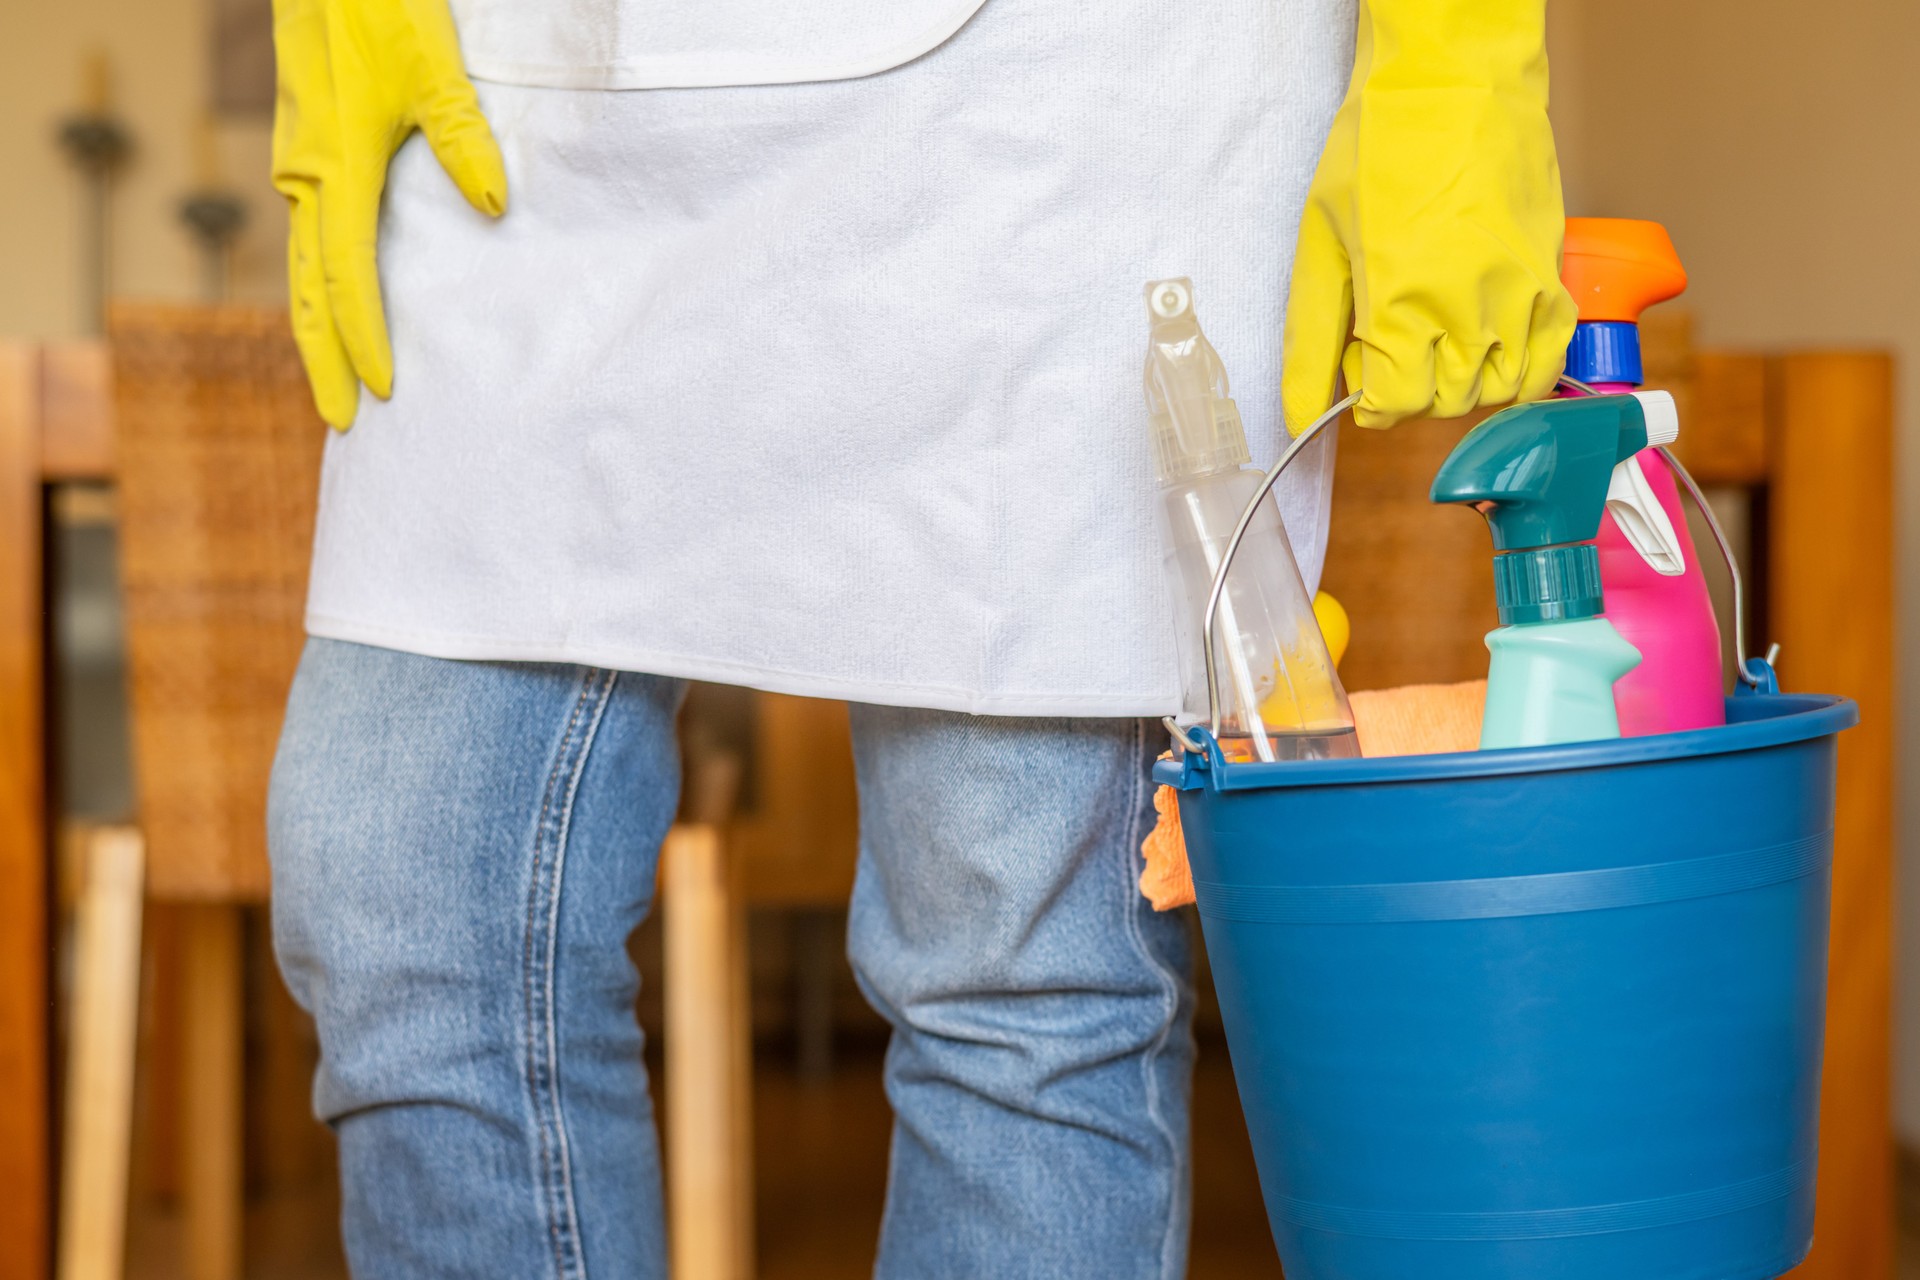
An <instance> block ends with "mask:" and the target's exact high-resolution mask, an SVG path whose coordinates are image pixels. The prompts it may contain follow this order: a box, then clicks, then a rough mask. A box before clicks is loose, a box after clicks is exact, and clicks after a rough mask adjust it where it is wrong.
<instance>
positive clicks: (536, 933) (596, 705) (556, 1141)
mask: <svg viewBox="0 0 1920 1280" xmlns="http://www.w3.org/2000/svg"><path fill="white" fill-rule="evenodd" d="M615 678H616V673H614V672H611V671H604V670H600V669H597V668H588V669H587V670H586V671H584V672H583V673H582V676H581V680H580V692H579V693H578V694H577V695H576V696H575V698H574V703H573V710H572V713H571V714H570V715H569V717H568V719H567V726H566V730H565V732H564V733H562V735H561V738H560V745H559V749H558V750H557V751H556V752H555V755H554V761H553V767H552V768H551V769H550V770H549V771H548V773H547V782H546V789H545V792H544V794H543V796H542V798H541V802H540V818H539V821H538V822H537V823H536V824H535V826H534V833H533V850H532V853H533V859H532V865H531V874H530V875H529V877H528V887H527V924H526V937H525V946H524V950H523V953H522V960H521V983H522V995H523V999H524V1001H525V1006H526V1027H525V1040H526V1054H527V1094H528V1102H529V1104H530V1105H531V1107H532V1109H533V1120H534V1131H535V1132H536V1133H537V1134H538V1135H539V1138H540V1171H539V1172H540V1193H541V1199H542V1205H541V1211H542V1213H543V1215H544V1216H545V1218H546V1220H547V1236H548V1239H549V1241H550V1243H551V1244H552V1246H553V1264H554V1274H555V1275H556V1276H557V1277H559V1278H560V1280H586V1276H587V1268H586V1259H585V1254H584V1250H583V1248H582V1241H581V1239H580V1219H579V1213H578V1211H577V1208H576V1206H575V1203H574V1195H573V1166H572V1157H571V1152H570V1150H569V1146H570V1144H569V1143H568V1141H567V1129H566V1117H565V1112H564V1109H563V1106H562V1102H561V1096H560V1053H559V1030H558V1024H557V1021H556V1018H555V1014H554V973H555V969H556V957H557V952H558V946H559V918H560V886H561V875H562V873H563V871H564V870H565V864H566V851H567V835H568V832H569V829H570V827H571V825H572V819H573V805H574V800H575V797H576V796H577V795H578V793H579V786H580V775H581V774H582V773H583V772H584V771H585V767H586V760H587V755H588V753H589V752H590V751H591V750H592V748H593V740H594V737H595V735H596V734H597V732H598V730H599V727H600V719H601V716H602V715H603V714H604V713H605V711H606V707H607V703H608V701H609V700H610V697H611V694H612V691H613V685H614V680H615ZM589 708H591V715H590V716H589V718H588V720H587V723H586V724H585V726H584V727H583V726H582V724H581V717H582V716H583V715H587V713H588V710H589ZM563 790H564V797H563V798H561V799H560V800H559V804H558V807H557V808H556V804H555V801H556V797H559V796H560V794H561V792H562V791H563ZM549 848H550V849H551V859H549V857H548V853H549ZM543 904H544V905H545V908H546V919H545V921H544V922H543V921H542V920H541V907H542V905H543ZM543 924H544V930H545V937H544V939H542V938H541V937H540V935H541V931H542V927H543ZM542 941H544V944H545V945H544V947H542V946H540V943H541V942H542ZM543 1050H544V1053H543V1052H542V1051H543Z"/></svg>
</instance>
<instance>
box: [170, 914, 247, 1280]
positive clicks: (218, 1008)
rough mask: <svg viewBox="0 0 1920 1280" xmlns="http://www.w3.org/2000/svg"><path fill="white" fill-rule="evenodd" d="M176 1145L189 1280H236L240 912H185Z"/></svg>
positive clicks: (240, 1198) (238, 1244) (238, 1260)
mask: <svg viewBox="0 0 1920 1280" xmlns="http://www.w3.org/2000/svg"><path fill="white" fill-rule="evenodd" d="M182 914H183V921H182V923H183V925H184V928H185V938H184V942H185V946H184V948H183V950H184V956H183V961H184V963H183V966H182V967H183V970H184V972H183V975H182V976H183V978H184V982H183V990H182V1001H181V1003H182V1012H183V1014H184V1017H185V1021H186V1026H185V1028H184V1029H185V1035H184V1036H183V1037H182V1045H181V1048H182V1056H183V1058H184V1060H185V1061H184V1064H183V1065H184V1068H185V1070H184V1072H183V1079H182V1081H181V1084H182V1092H183V1093H184V1095H185V1097H184V1103H185V1111H186V1124H185V1125H184V1126H183V1128H184V1132H183V1133H182V1135H181V1136H182V1139H183V1141H182V1144H181V1165H182V1178H181V1181H182V1189H183V1196H184V1199H185V1202H186V1219H187V1224H186V1226H187V1231H186V1235H187V1275H188V1277H189V1280H239V1277H240V1266H241V1231H242V1213H241V1210H242V1205H243V1194H244V1186H243V1183H242V1180H241V1150H242V1147H241V1141H242V1139H241V1116H242V1111H243V1102H244V1097H243V1094H242V1089H243V1088H244V1084H243V1081H242V1062H241V1008H242V1006H241V968H240V961H241V948H240V908H238V907H236V906H230V905H226V904H218V905H215V904H204V905H196V906H194V907H191V908H188V909H187V910H186V911H184V912H183V913H182Z"/></svg>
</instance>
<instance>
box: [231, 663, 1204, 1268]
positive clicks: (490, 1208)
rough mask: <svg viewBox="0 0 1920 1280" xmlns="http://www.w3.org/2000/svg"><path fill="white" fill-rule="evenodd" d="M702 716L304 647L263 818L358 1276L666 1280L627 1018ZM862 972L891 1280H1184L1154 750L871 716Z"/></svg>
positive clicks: (1183, 1135)
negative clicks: (659, 869)
mask: <svg viewBox="0 0 1920 1280" xmlns="http://www.w3.org/2000/svg"><path fill="white" fill-rule="evenodd" d="M682 693H683V689H682V686H681V685H680V683H679V682H677V681H672V680H665V679H660V678H658V677H653V676H646V675H634V674H630V673H625V672H619V673H616V672H613V671H606V670H597V669H590V668H583V667H565V666H540V665H529V664H512V663H478V662H451V661H444V660H441V659H435V658H424V657H419V656H417V655H413V654H406V653H399V652H394V651H390V650H385V649H376V648H368V647H365V646H360V645H352V644H345V643H341V642H338V641H328V640H313V641H311V642H309V644H308V646H307V651H306V654H305V657H304V658H303V659H302V661H301V664H300V674H299V677H298V679H297V680H296V681H295V683H294V688H293V695H292V699H291V701H290V703H289V706H288V710H287V721H286V729H285V732H284V735H283V737H282V739H281V744H280V754H279V758H278V760H277V761H276V763H275V766H274V780H273V792H272V798H271V803H270V810H269V822H270V827H271V844H272V853H273V887H274V894H273V910H274V936H275V941H276V945H277V947H278V951H279V956H280V963H281V967H282V969H283V971H284V972H285V974H286V978H287V982H288V984H289V985H290V986H291V988H292V990H293V994H294V996H295V997H296V998H297V999H298V1000H299V1001H300V1003H301V1004H302V1005H303V1006H305V1007H306V1008H307V1009H308V1010H309V1011H310V1012H311V1013H312V1014H313V1016H314V1018H315V1020H316V1022H317V1023H318V1026H319V1033H320V1044H321V1064H320V1071H319V1075H318V1078H317V1080H316V1081H315V1084H314V1100H315V1108H316V1110H317V1111H318V1113H319V1114H320V1116H321V1117H322V1118H323V1119H324V1120H326V1121H327V1122H328V1123H329V1124H331V1125H332V1126H333V1127H334V1129H335V1130H336V1131H337V1133H338V1135H339V1146H340V1161H341V1171H342V1179H343V1181H344V1184H345V1185H344V1206H345V1207H344V1212H343V1217H344V1220H345V1222H344V1227H345V1233H346V1245H347V1253H348V1257H349V1260H350V1261H351V1264H352V1267H353V1271H354V1274H355V1275H356V1276H359V1277H363V1278H370V1280H386V1278H388V1277H405V1278H408V1280H420V1278H424V1277H454V1276H459V1277H489V1278H495V1277H509V1276H510V1277H514V1278H515V1280H529V1278H531V1277H552V1278H553V1280H583V1278H585V1277H595V1278H597V1280H627V1278H629V1277H637V1278H641V1280H654V1278H657V1277H663V1276H664V1275H665V1274H666V1261H665V1257H666V1250H665V1248H664V1241H663V1239H662V1236H663V1228H662V1221H661V1209H660V1202H661V1191H660V1163H659V1155H658V1148H657V1144H656V1139H655V1136H654V1128H653V1117H652V1113H651V1109H650V1104H649V1102H648V1094H647V1082H646V1075H645V1068H644V1067H643V1066H642V1062H641V1038H640V1029H639V1026H638V1025H637V1023H636V1022H635V1018H634V998H635V993H636V991H637V989H638V986H639V976H638V974H637V973H636V972H635V971H634V968H633V965H632V964H631V962H630V961H629V960H628V958H627V951H626V945H625V944H626V941H627V937H628V935H629V934H631V933H632V932H633V930H634V928H635V927H636V926H637V925H638V924H639V923H640V921H641V920H642V919H643V918H644V917H645V915H646V913H647V910H648V907H649V905H650V897H651V894H652V890H653V884H654V866H655V859H656V858H657V856H658V851H659V847H660V841H661V837H662V836H663V834H664V833H665V831H666V829H667V825H668V823H669V822H670V821H671V820H672V818H673V813H674V808H675V802H676V799H677V796H678V793H679V764H678V760H677V758H676V754H675V747H674V733H673V722H674V716H675V713H676V711H677V710H678V707H679V704H680V700H681V696H682ZM853 735H854V750H855V756H856V762H857V768H858V776H859V783H860V817H861V852H860V867H859V875H858V877H857V880H856V883H855V886H854V891H853V901H852V907H851V912H850V916H849V921H850V923H849V940H848V950H849V954H850V956H851V959H852V962H853V967H854V970H855V973H856V975H857V976H858V978H859V980H860V984H861V987H862V989H863V990H864V991H865V992H866V995H867V997H868V999H869V1000H870V1001H871V1002H872V1003H873V1005H874V1007H875V1008H876V1009H878V1010H879V1011H880V1012H881V1013H882V1014H883V1015H884V1016H885V1017H886V1018H887V1020H888V1021H889V1022H890V1023H891V1024H892V1027H893V1038H892V1043H891V1045H890V1047H889V1049H888V1052H887V1062H886V1086H887V1095H888V1097H889V1098H890V1099H891V1100H892V1103H893V1107H894V1113H895V1124H894V1138H893V1150H892V1172H891V1176H890V1179H889V1183H888V1190H887V1203H886V1211H885V1216H884V1220H883V1225H882V1229H881V1238H880V1245H879V1260H878V1264H877V1267H876V1274H877V1275H879V1276H882V1277H888V1278H891V1277H899V1278H901V1280H909V1278H911V1280H931V1278H938V1277H947V1276H952V1277H994V1278H995V1280H1009V1278H1015V1277H1027V1276H1031V1277H1035V1278H1036V1280H1039V1278H1042V1277H1044V1278H1045V1280H1070V1278H1072V1277H1089V1278H1093V1277H1098V1278H1099V1280H1115V1278H1117V1277H1150V1276H1151V1277H1173V1276H1178V1275H1179V1274H1181V1273H1182V1272H1183V1270H1184V1268H1185V1264H1186V1249H1187V1226H1188V1198H1189V1197H1188V1165H1187V1136H1188V1132H1187V1113H1188V1091H1189V1076H1190V1072H1191V1067H1192V1059H1193V1043H1192V1037H1191V1031H1190V1026H1189V1023H1190V1015H1191V1010H1192V998H1191V994H1192V993H1191V985H1190V980H1189V977H1188V942H1187V935H1186V930H1185V927H1184V924H1183V922H1182V921H1180V920H1178V919H1175V918H1171V917H1163V916H1156V915H1155V914H1154V913H1153V912H1152V911H1151V910H1150V909H1149V908H1148V907H1147V905H1146V903H1145V902H1144V901H1143V900H1142V899H1141V897H1140V895H1139V894H1138V893H1137V892H1136V891H1135V888H1134V881H1135V878H1136V876H1137V875H1138V873H1139V853H1138V849H1139V845H1140V840H1141V837H1142V835H1143V834H1144V832H1145V829H1146V825H1147V824H1148V823H1149V822H1150V821H1151V820H1152V818H1151V814H1152V809H1151V804H1150V802H1149V795H1150V783H1149V780H1148V776H1147V770H1148V765H1149V763H1150V761H1151V759H1152V756H1153V754H1154V751H1155V749H1156V745H1157V735H1156V733H1155V732H1154V731H1153V730H1151V729H1150V728H1149V727H1148V726H1147V725H1145V724H1142V723H1139V722H1135V721H1117V720H1116V721H1107V720H1039V719H1031V720H1028V719H987V718H978V717H969V716H964V715H956V714H951V713H946V712H933V711H915V710H902V709H898V708H889V707H873V706H856V707H854V708H853Z"/></svg>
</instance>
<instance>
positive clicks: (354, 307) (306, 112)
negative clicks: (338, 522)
mask: <svg viewBox="0 0 1920 1280" xmlns="http://www.w3.org/2000/svg"><path fill="white" fill-rule="evenodd" d="M273 51H274V56H275V59H276V61H277V63H278V68H279V90H278V95H277V102H276V105H275V110H274V120H273V185H274V188H275V189H276V190H277V191H279V192H280V194H281V195H283V196H285V197H286V198H287V202H288V204H290V205H291V206H292V216H293V232H292V235H291V237H290V242H289V244H288V247H287V265H288V272H289V274H290V276H291V285H292V301H293V336H294V339H295V340H296V341H297V342H298V343H299V345H300V358H301V360H302V361H304V362H305V364H306V367H307V378H308V380H309V381H310V382H311V383H312V384H313V400H314V403H315V404H316V405H317V406H318V407H319V409H320V416H321V417H323V418H325V419H326V420H327V421H328V422H330V423H332V424H333V425H334V426H336V427H338V428H340V429H341V430H342V431H344V430H346V429H347V427H349V426H350V425H352V423H353V415H354V412H355V410H356V409H357V408H358V407H359V401H360V384H361V383H363V382H364V383H365V384H366V385H367V388H368V389H369V390H371V391H372V392H373V393H374V394H375V395H377V396H380V397H381V398H382V399H384V398H386V397H387V396H388V395H390V394H392V392H393V348H392V345H391V344H390V343H389V342H388V340H387V318H386V311H385V308H384V307H382V306H381V303H380V275H379V271H378V268H377V267H376V265H375V261H374V241H375V238H376V235H377V232H378V230H379V222H380V193H381V192H382V191H383V190H384V189H385V188H386V184H387V162H388V161H389V160H391V159H392V158H393V153H394V152H395V151H398V150H399V149H400V144H401V143H402V142H405V141H406V140H407V137H408V136H409V135H410V134H412V133H413V131H414V130H415V129H420V130H421V131H423V132H424V133H425V134H426V135H427V141H428V142H429V143H430V144H432V146H433V152H434V154H435V155H436V156H438V157H439V158H440V164H441V166H442V167H444V168H445V169H446V171H447V173H448V174H449V175H450V176H451V177H452V178H453V180H454V183H455V184H456V185H457V186H458V187H459V188H460V191H461V193H462V194H464V195H465V196H466V198H467V200H468V201H469V202H470V203H471V204H472V205H473V207H474V208H476V209H478V210H480V211H481V212H483V213H488V214H492V215H494V216H496V217H497V216H498V215H499V214H500V213H501V212H503V211H504V210H505V209H506V207H507V173H506V168H505V166H504V165H503V164H502V163H501V160H500V147H499V144H498V143H496V142H495V141H494V137H493V130H492V129H490V128H488V127H487V121H486V118H485V117H484V116H482V115H481V114H480V103H479V100H478V99H477V98H476V97H475V96H474V92H473V82H472V81H470V80H468V79H467V73H466V69H465V67H464V66H463V65H462V63H461V60H460V43H459V40H458V38H457V37H456V36H455V35H454V30H453V16H452V15H451V14H450V13H449V12H448V11H447V4H446V0H274V4H273Z"/></svg>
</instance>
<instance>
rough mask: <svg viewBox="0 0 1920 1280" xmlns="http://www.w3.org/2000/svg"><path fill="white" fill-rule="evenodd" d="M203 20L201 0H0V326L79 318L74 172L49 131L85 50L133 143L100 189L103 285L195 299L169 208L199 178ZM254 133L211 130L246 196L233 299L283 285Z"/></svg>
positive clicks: (77, 322) (252, 124) (11, 328)
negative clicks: (97, 62) (107, 274)
mask: <svg viewBox="0 0 1920 1280" xmlns="http://www.w3.org/2000/svg"><path fill="white" fill-rule="evenodd" d="M207 23H208V18H207V13H206V0H0V174H4V175H5V177H6V186H7V195H6V198H5V199H3V200H0V335H6V336H17V337H53V336H59V335H66V334H73V333H78V332H80V331H81V330H82V327H83V326H84V325H85V324H86V308H85V306H84V304H83V302H82V298H81V285H80V283H79V282H80V280H81V278H82V277H81V243H80V241H81V237H82V235H83V234H84V233H83V231H82V227H83V219H82V216H81V214H82V204H81V196H80V186H79V179H78V177H77V176H76V175H75V173H74V172H73V170H72V168H71V166H70V165H69V164H68V162H67V160H66V157H65V155H64V154H63V153H62V152H61V150H60V148H59V146H58V145H57V143H56V142H55V133H56V131H57V129H58V127H59V122H60V120H61V118H62V117H63V116H65V115H66V114H68V113H69V112H71V111H73V110H74V109H75V108H76V107H77V106H78V105H79V104H80V102H81V100H82V97H83V93H84V89H83V84H84V82H85V80H86V78H87V77H86V73H85V70H84V68H85V66H86V64H87V62H88V60H89V58H90V57H91V56H92V55H93V53H94V51H96V50H98V51H102V52H104V53H105V55H106V58H107V62H108V65H109V67H110V84H111V93H112V105H113V108H114V110H115V112H116V113H117V114H118V115H119V116H120V117H121V118H122V119H123V120H124V121H125V122H126V123H127V125H128V126H129V127H130V128H131V129H132V131H133V134H134V140H135V150H134V152H133V155H132V157H131V159H130V160H129V161H128V163H127V165H126V167H125V168H124V169H123V170H122V172H121V178H120V181H119V183H118V185H117V187H116V191H115V197H114V210H113V228H114V237H113V239H114V250H115V254H116V262H115V269H114V286H115V289H116V291H117V292H119V293H121V294H126V295H132V296H140V297H153V298H192V297H198V296H199V293H200V289H201V272H200V259H199V257H198V250H197V249H196V247H195V245H194V242H193V241H192V240H191V239H190V237H189V236H188V233H187V231H186V229H185V228H184V227H183V226H181V224H180V221H179V218H178V216H177V214H176V209H177V207H178V205H179V202H180V199H181V197H182V196H183V195H185V194H186V193H187V191H188V190H189V189H191V188H192V187H193V186H194V184H195V182H196V180H197V178H198V177H199V175H198V174H197V173H196V170H197V169H198V167H199V165H200V162H199V161H198V160H197V158H196V151H198V150H200V148H199V147H198V146H197V144H196V134H197V132H198V131H199V130H200V129H201V128H202V124H201V121H202V120H203V118H204V104H205V103H206V101H207V98H206V92H207V73H206V62H207V56H208V40H209V37H208V25H207ZM267 131H268V125H267V122H266V121H265V120H242V121H227V122H223V123H221V124H220V125H218V126H217V127H216V128H215V144H216V145H215V151H216V155H217V161H218V170H219V176H220V178H221V179H222V180H223V183H224V185H228V186H231V187H233V188H234V189H235V190H237V191H239V192H240V193H241V194H243V195H244V196H245V197H246V198H247V200H248V203H249V206H250V207H249V213H250V220H249V225H248V228H247V230H246V232H245V233H244V234H243V236H242V238H241V240H240V242H239V244H238V245H237V246H236V252H235V260H234V268H233V276H232V284H233V293H234V295H235V296H236V297H240V298H246V299H273V298H279V297H282V296H284V294H285V286H284V283H283V282H282V279H281V277H282V273H283V272H284V266H283V263H284V255H283V250H282V248H281V244H282V236H283V228H284V226H285V214H284V213H283V212H282V209H281V206H280V200H279V197H278V196H276V195H275V194H274V193H273V191H272V190H271V189H270V188H269V187H267V185H266V163H267Z"/></svg>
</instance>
